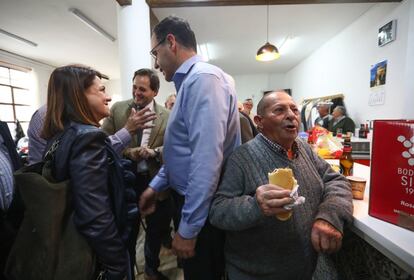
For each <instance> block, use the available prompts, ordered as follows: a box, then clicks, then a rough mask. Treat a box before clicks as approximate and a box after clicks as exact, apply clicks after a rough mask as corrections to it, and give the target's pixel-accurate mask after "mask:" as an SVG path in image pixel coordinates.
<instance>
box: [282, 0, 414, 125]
mask: <svg viewBox="0 0 414 280" xmlns="http://www.w3.org/2000/svg"><path fill="white" fill-rule="evenodd" d="M413 5H414V3H413V1H412V0H406V1H403V2H402V3H398V4H395V3H392V4H390V3H382V4H376V5H375V6H374V7H373V8H371V9H370V10H369V11H367V12H366V13H365V14H364V15H362V16H361V17H360V18H359V19H358V20H356V21H355V22H354V23H353V24H351V25H350V26H348V27H347V28H346V29H345V30H343V31H342V32H341V33H339V34H338V35H337V36H335V37H334V38H332V39H331V40H330V41H328V42H327V43H326V44H324V45H323V46H322V47H321V48H319V49H318V50H317V51H315V52H314V53H313V54H312V55H311V56H309V57H308V58H307V59H305V60H304V61H302V62H301V63H300V64H299V65H298V66H296V67H295V68H293V69H292V70H291V71H289V72H288V73H287V75H286V81H288V83H289V84H290V87H291V88H292V90H293V96H294V98H295V100H296V101H297V102H300V101H301V100H302V99H303V98H309V97H318V96H324V95H331V94H336V93H343V94H344V95H345V104H346V106H347V109H348V112H349V114H350V116H351V117H352V118H353V119H354V120H355V121H356V123H360V122H363V121H365V120H371V119H378V118H381V119H384V118H413V117H414V110H412V109H411V108H410V107H413V105H414V103H413V102H412V101H413V97H412V95H413V92H412V89H413V82H412V79H411V77H410V75H411V76H412V73H413V72H412V71H413V67H414V66H412V64H413V63H414V60H413V52H414V50H413V48H414V45H413V43H414V38H413V35H412V32H413V26H412V25H413V19H414V16H413V13H414V12H413V9H414V8H413ZM393 19H397V39H396V40H395V41H394V42H391V43H389V44H388V45H385V46H383V47H378V46H377V33H378V29H379V27H381V26H382V25H384V24H386V23H387V22H389V21H390V20H393ZM409 33H411V34H410V35H409ZM408 59H411V60H408ZM383 60H388V66H387V78H386V85H385V90H386V97H385V104H383V105H378V106H369V105H368V98H369V94H370V85H369V79H370V68H371V66H372V65H374V64H376V63H378V62H380V61H383ZM410 70H411V72H408V71H410ZM408 81H410V82H408ZM408 83H409V84H408ZM409 86H411V90H410V88H409ZM407 98H408V100H411V101H410V102H411V105H409V104H407Z"/></svg>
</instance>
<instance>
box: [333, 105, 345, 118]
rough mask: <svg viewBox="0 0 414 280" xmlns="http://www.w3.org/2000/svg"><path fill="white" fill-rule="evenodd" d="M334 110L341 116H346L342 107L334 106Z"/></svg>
mask: <svg viewBox="0 0 414 280" xmlns="http://www.w3.org/2000/svg"><path fill="white" fill-rule="evenodd" d="M335 110H338V111H339V112H340V113H341V114H342V115H343V116H346V109H345V107H344V106H336V107H335Z"/></svg>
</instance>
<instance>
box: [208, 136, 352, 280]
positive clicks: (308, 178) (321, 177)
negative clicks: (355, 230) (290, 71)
mask: <svg viewBox="0 0 414 280" xmlns="http://www.w3.org/2000/svg"><path fill="white" fill-rule="evenodd" d="M296 143H297V144H298V153H297V157H296V158H294V159H293V160H290V159H288V157H287V155H286V153H285V152H281V151H280V150H278V149H276V148H275V147H274V146H272V145H271V144H270V143H269V142H267V141H266V139H265V138H264V137H263V136H262V135H261V134H259V135H258V136H256V138H254V139H253V140H251V141H250V142H248V143H246V144H244V145H242V146H240V147H239V148H238V149H236V150H235V151H234V153H233V154H232V155H231V156H230V157H229V159H228V161H227V163H226V165H225V168H224V174H223V177H222V179H221V182H220V184H219V188H218V191H217V193H216V195H215V197H214V200H213V203H212V206H211V210H210V222H211V223H212V224H213V225H215V226H217V227H218V228H221V229H223V230H225V231H226V244H225V255H226V270H227V272H228V274H229V278H230V280H244V279H249V280H250V279H251V280H253V279H254V280H257V279H269V280H270V279H272V280H274V279H301V280H303V279H311V278H312V274H313V271H314V269H315V265H316V259H317V253H316V252H315V251H314V249H313V247H312V243H311V229H312V225H313V222H314V221H315V220H316V219H323V220H326V221H328V222H329V223H331V224H332V225H333V226H335V227H336V228H337V229H338V230H339V231H341V232H342V231H343V226H344V223H350V222H352V194H351V187H350V185H349V183H348V181H347V180H346V179H345V178H344V177H343V176H342V175H340V174H338V173H336V172H334V171H333V170H332V169H331V167H330V165H329V164H328V163H326V162H325V161H324V160H322V159H320V158H319V157H318V156H317V155H316V154H315V153H314V152H313V151H312V150H311V148H310V146H309V145H308V144H307V143H304V142H302V141H300V140H299V139H297V140H296ZM285 167H289V168H291V169H292V170H293V173H294V176H295V178H296V180H297V182H298V184H299V186H300V187H299V194H300V195H302V196H304V197H305V198H306V202H305V204H303V205H300V206H298V207H296V208H294V210H293V215H292V217H291V218H290V219H289V220H288V221H285V222H282V221H279V220H278V219H276V218H275V217H266V216H264V215H263V214H262V212H261V210H260V208H259V206H258V204H257V201H256V197H255V192H256V189H257V187H259V186H261V185H264V184H267V183H268V172H272V171H273V170H274V169H275V168H285Z"/></svg>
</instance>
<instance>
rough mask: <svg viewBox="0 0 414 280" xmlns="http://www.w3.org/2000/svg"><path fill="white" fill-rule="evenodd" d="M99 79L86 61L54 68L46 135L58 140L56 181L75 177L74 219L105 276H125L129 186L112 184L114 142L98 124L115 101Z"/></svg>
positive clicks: (72, 190) (54, 163)
mask: <svg viewBox="0 0 414 280" xmlns="http://www.w3.org/2000/svg"><path fill="white" fill-rule="evenodd" d="M100 77H101V75H100V73H99V72H97V71H95V70H93V69H91V68H89V67H86V66H81V65H69V66H64V67H59V68H57V69H55V70H54V71H53V73H52V74H51V76H50V80H49V85H48V96H47V112H46V116H45V122H44V126H43V131H42V137H43V138H45V139H47V140H48V146H51V144H52V143H55V141H56V140H57V139H59V144H58V148H57V150H56V152H55V156H54V158H53V161H52V173H53V176H54V178H55V179H56V180H57V181H63V180H67V179H69V180H70V193H71V202H70V203H72V206H73V213H72V214H71V217H72V219H73V222H74V224H75V226H76V228H77V230H78V231H79V233H80V234H81V235H82V236H83V237H84V238H85V239H86V241H87V243H88V244H89V246H90V247H91V248H92V250H93V252H94V253H95V255H96V259H97V261H98V263H99V264H100V269H101V270H103V271H105V277H106V279H125V277H126V275H127V272H128V271H129V260H128V259H129V256H128V253H127V247H126V245H125V240H126V236H127V234H128V233H127V231H128V226H126V224H127V221H126V220H127V211H128V210H127V209H126V205H125V202H124V201H125V200H124V199H123V198H124V195H125V194H122V193H123V192H124V191H125V189H124V188H123V187H122V188H119V186H118V188H117V186H113V185H114V184H113V181H112V180H110V179H109V178H110V177H111V176H110V174H111V168H113V165H111V163H110V161H108V157H109V154H110V153H109V152H110V150H108V149H111V146H110V144H109V142H108V140H107V135H106V134H105V133H104V132H103V131H102V130H101V129H99V128H98V127H99V126H100V125H99V121H100V120H101V119H103V118H105V117H107V116H109V112H110V111H109V107H108V103H109V102H110V101H111V98H110V97H109V96H107V95H106V93H105V86H104V85H103V84H102V82H101V79H100ZM120 190H121V191H120ZM119 193H121V199H120V197H119ZM128 278H130V276H128Z"/></svg>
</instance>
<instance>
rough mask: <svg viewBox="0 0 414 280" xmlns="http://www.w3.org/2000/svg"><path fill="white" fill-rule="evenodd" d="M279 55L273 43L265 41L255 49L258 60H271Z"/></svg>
mask: <svg viewBox="0 0 414 280" xmlns="http://www.w3.org/2000/svg"><path fill="white" fill-rule="evenodd" d="M279 57H280V54H279V50H278V49H277V48H276V46H275V45H272V44H270V43H269V42H267V43H266V44H264V45H263V46H261V47H260V49H259V50H258V51H257V54H256V60H258V61H272V60H275V59H278V58H279Z"/></svg>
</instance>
